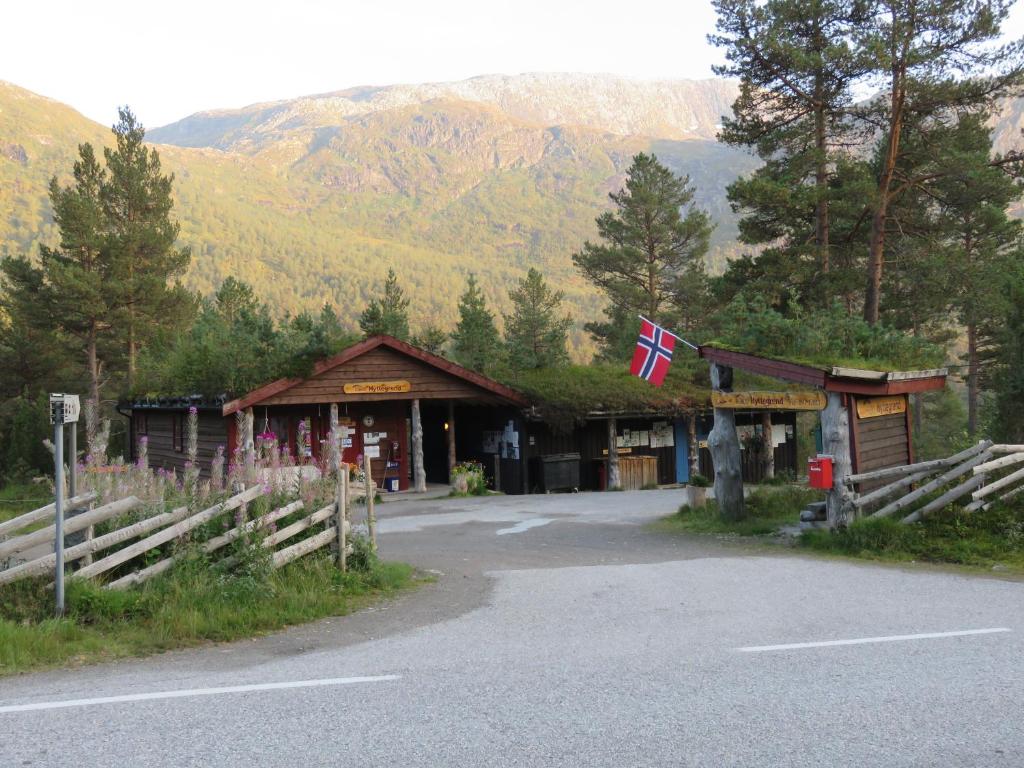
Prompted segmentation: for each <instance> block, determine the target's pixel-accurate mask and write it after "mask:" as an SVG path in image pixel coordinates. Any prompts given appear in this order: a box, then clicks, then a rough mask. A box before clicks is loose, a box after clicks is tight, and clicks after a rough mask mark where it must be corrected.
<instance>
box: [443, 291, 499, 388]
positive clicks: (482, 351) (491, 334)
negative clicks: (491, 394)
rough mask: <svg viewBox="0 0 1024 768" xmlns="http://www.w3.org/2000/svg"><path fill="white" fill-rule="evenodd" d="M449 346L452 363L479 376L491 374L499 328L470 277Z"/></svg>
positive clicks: (461, 300)
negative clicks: (479, 374)
mask: <svg viewBox="0 0 1024 768" xmlns="http://www.w3.org/2000/svg"><path fill="white" fill-rule="evenodd" d="M452 346H453V348H452V352H453V354H454V357H455V361H456V362H458V363H459V364H460V365H464V366H465V367H466V368H470V369H472V370H474V371H477V372H479V373H489V372H492V371H493V369H494V366H495V364H496V363H497V362H498V358H499V354H500V347H501V340H500V338H499V336H498V329H497V327H496V326H495V324H494V315H493V313H491V311H490V310H488V309H487V301H486V300H485V299H484V294H483V292H482V291H481V290H480V286H479V285H477V282H476V276H475V275H473V274H470V276H469V279H468V280H467V282H466V290H465V292H464V293H463V294H462V296H461V297H460V298H459V322H458V325H456V326H455V332H454V333H453V334H452Z"/></svg>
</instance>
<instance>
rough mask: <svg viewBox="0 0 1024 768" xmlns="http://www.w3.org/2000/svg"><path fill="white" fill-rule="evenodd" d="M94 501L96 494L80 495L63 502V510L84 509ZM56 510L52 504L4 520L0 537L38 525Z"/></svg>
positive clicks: (0, 524) (0, 527) (0, 525)
mask: <svg viewBox="0 0 1024 768" xmlns="http://www.w3.org/2000/svg"><path fill="white" fill-rule="evenodd" d="M95 500H96V494H95V493H92V492H89V493H80V494H79V495H78V496H75V497H73V498H70V499H68V500H67V501H65V502H64V509H65V510H68V509H77V508H78V507H84V506H85V505H86V504H89V503H90V502H92V501H95ZM56 511H57V508H56V507H55V506H54V505H53V504H47V505H46V506H45V507H40V508H39V509H33V510H32V511H31V512H26V513H25V514H23V515H18V517H14V518H11V519H10V520H5V521H4V522H2V523H0V536H6V535H8V534H9V533H11V532H12V531H18V530H21V529H22V528H24V527H25V526H28V525H31V524H32V523H38V522H39V521H40V520H45V519H46V518H48V517H53V516H54V514H55V513H56Z"/></svg>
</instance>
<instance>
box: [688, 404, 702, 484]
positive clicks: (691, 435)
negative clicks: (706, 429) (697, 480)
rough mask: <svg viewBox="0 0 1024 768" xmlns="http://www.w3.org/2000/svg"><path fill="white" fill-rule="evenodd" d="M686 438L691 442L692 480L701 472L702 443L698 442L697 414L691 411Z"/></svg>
mask: <svg viewBox="0 0 1024 768" xmlns="http://www.w3.org/2000/svg"><path fill="white" fill-rule="evenodd" d="M686 439H687V441H688V442H689V448H690V450H689V456H688V458H689V460H690V480H691V481H692V480H693V476H694V475H697V474H700V445H699V444H698V443H697V414H695V413H691V414H690V418H689V419H688V420H687V422H686Z"/></svg>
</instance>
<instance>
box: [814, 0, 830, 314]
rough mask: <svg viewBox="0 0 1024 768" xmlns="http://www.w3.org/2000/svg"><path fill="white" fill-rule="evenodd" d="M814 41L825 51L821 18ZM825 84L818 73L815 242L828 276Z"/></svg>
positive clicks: (815, 83)
mask: <svg viewBox="0 0 1024 768" xmlns="http://www.w3.org/2000/svg"><path fill="white" fill-rule="evenodd" d="M814 38H815V40H814V44H815V48H816V50H818V51H822V50H824V47H825V41H824V40H823V39H822V34H821V18H820V16H815V19H814ZM824 81H825V72H823V71H821V70H817V71H816V72H815V73H814V147H815V150H816V151H817V153H818V156H817V157H816V158H815V169H814V194H815V201H816V202H815V210H814V224H815V233H814V240H815V245H816V246H817V249H818V265H819V266H820V267H821V271H822V273H823V274H826V273H828V271H829V269H830V267H831V259H830V258H829V243H828V240H829V220H828V139H827V135H826V131H825V104H824V98H825V96H824V89H825V85H824ZM826 298H827V296H826Z"/></svg>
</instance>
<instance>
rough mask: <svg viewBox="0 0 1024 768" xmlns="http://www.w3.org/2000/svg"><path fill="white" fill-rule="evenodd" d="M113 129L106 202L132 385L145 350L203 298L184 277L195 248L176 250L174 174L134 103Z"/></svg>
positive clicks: (123, 111)
mask: <svg viewBox="0 0 1024 768" xmlns="http://www.w3.org/2000/svg"><path fill="white" fill-rule="evenodd" d="M112 130H113V132H114V139H115V147H114V149H109V148H107V149H104V150H103V154H104V158H105V160H106V165H107V178H106V179H105V180H104V182H103V184H102V185H101V186H100V200H101V202H102V207H103V216H104V224H105V227H106V231H107V247H108V248H109V249H110V256H111V259H112V261H113V264H114V267H115V269H116V275H115V280H116V285H117V287H118V288H119V290H120V294H121V304H122V317H121V318H120V320H119V325H120V326H121V328H120V332H121V334H122V338H123V339H124V344H125V355H126V359H127V365H126V369H127V371H126V372H127V385H128V389H129V390H132V389H133V388H134V380H135V372H136V367H137V359H138V353H139V350H140V349H141V348H142V347H143V346H144V345H145V344H146V343H147V342H148V341H150V340H151V339H153V338H154V337H155V336H156V335H157V334H158V333H159V332H161V331H166V330H168V329H170V328H172V327H175V326H180V325H181V324H182V323H183V322H184V321H185V320H186V319H187V318H190V317H192V315H193V314H194V311H195V303H194V299H193V297H192V295H191V294H190V293H189V292H188V291H186V290H185V289H184V288H183V287H182V286H181V284H180V283H179V282H177V281H178V278H180V277H181V276H182V275H183V274H184V273H185V270H186V269H187V267H188V264H189V260H190V258H191V257H190V253H189V249H188V248H181V249H179V248H175V241H176V240H177V239H178V232H179V229H180V227H179V225H178V223H177V221H175V220H174V219H173V218H172V210H173V208H174V199H173V197H172V196H171V191H172V188H173V185H174V174H168V175H164V174H163V172H162V171H161V166H160V155H159V154H158V153H157V151H156V150H155V149H151V148H149V147H146V145H145V144H144V143H143V140H144V139H145V136H146V131H145V129H144V128H143V126H142V124H141V123H139V122H138V120H137V119H136V118H135V115H134V114H132V112H131V110H130V109H128V108H127V107H123V108H121V109H119V110H118V122H117V124H116V125H114V126H113V129H112ZM172 281H174V282H172Z"/></svg>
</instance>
